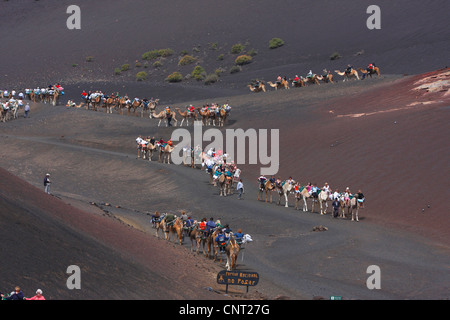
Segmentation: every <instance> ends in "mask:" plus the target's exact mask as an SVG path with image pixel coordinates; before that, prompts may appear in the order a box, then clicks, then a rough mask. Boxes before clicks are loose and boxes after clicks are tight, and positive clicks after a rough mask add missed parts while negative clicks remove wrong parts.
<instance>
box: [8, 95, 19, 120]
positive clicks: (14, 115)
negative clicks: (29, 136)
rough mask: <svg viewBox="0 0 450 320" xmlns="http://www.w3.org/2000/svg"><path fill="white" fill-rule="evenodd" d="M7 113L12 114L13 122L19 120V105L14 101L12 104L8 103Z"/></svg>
mask: <svg viewBox="0 0 450 320" xmlns="http://www.w3.org/2000/svg"><path fill="white" fill-rule="evenodd" d="M9 111H10V112H11V114H12V119H13V120H15V119H18V118H19V105H18V104H17V101H15V100H14V102H11V103H9Z"/></svg>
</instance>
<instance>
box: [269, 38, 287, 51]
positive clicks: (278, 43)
mask: <svg viewBox="0 0 450 320" xmlns="http://www.w3.org/2000/svg"><path fill="white" fill-rule="evenodd" d="M283 45H284V41H283V40H282V39H280V38H273V39H272V40H270V41H269V48H270V49H275V48H279V47H281V46H283Z"/></svg>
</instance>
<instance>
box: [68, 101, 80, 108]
mask: <svg viewBox="0 0 450 320" xmlns="http://www.w3.org/2000/svg"><path fill="white" fill-rule="evenodd" d="M83 104H84V103H83V102H80V104H78V105H77V104H76V103H75V101H73V100H68V101H67V104H66V107H70V108H81V107H82V106H83Z"/></svg>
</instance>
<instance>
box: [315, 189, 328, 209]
mask: <svg viewBox="0 0 450 320" xmlns="http://www.w3.org/2000/svg"><path fill="white" fill-rule="evenodd" d="M317 197H318V201H319V204H320V214H321V215H323V214H327V210H328V203H327V201H328V200H329V199H330V194H329V192H328V191H323V190H322V191H320V192H319V194H318V196H317Z"/></svg>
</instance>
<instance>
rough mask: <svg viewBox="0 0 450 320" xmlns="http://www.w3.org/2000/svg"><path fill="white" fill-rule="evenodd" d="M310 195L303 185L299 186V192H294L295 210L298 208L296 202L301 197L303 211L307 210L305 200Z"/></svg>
mask: <svg viewBox="0 0 450 320" xmlns="http://www.w3.org/2000/svg"><path fill="white" fill-rule="evenodd" d="M309 197H311V195H310V194H309V192H308V190H307V189H306V188H305V187H302V188H300V192H296V193H295V207H294V209H295V210H299V208H298V202H299V201H300V200H301V199H303V208H302V209H303V212H306V211H308V204H307V202H306V200H308V198H309Z"/></svg>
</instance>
